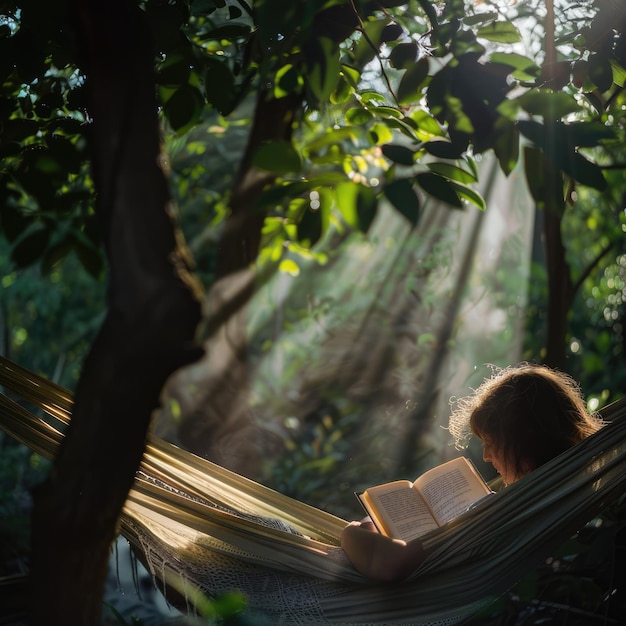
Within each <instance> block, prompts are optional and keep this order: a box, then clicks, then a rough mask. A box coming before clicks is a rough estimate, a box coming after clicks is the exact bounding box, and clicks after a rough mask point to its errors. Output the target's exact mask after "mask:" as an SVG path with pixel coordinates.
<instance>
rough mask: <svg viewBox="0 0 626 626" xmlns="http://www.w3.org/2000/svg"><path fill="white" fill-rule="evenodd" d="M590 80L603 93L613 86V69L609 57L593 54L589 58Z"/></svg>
mask: <svg viewBox="0 0 626 626" xmlns="http://www.w3.org/2000/svg"><path fill="white" fill-rule="evenodd" d="M589 79H590V80H591V81H592V82H593V83H594V85H596V86H597V87H598V89H599V90H600V91H601V92H605V91H608V90H609V89H610V88H611V85H612V84H613V69H612V67H611V64H610V62H609V59H608V56H606V55H604V54H599V53H596V54H592V55H591V56H590V57H589Z"/></svg>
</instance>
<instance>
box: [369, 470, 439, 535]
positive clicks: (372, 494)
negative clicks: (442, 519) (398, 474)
mask: <svg viewBox="0 0 626 626" xmlns="http://www.w3.org/2000/svg"><path fill="white" fill-rule="evenodd" d="M362 499H363V501H364V504H365V505H366V508H367V509H368V511H369V512H370V515H371V517H372V519H373V521H374V523H375V524H376V526H377V527H378V528H379V530H380V531H381V532H382V533H383V534H385V535H387V536H389V537H393V538H395V539H403V540H404V541H411V539H415V537H419V536H420V535H423V534H425V533H427V532H429V531H430V530H433V529H434V528H437V522H436V521H435V520H434V519H433V516H432V515H431V513H430V510H429V508H428V505H427V504H426V503H425V502H424V499H423V498H422V496H420V494H419V492H418V491H417V490H416V489H414V488H413V486H412V485H411V483H410V482H409V481H408V480H405V481H395V482H393V483H387V484H385V485H379V486H377V487H370V488H369V489H367V490H366V491H365V492H364V493H363V494H362Z"/></svg>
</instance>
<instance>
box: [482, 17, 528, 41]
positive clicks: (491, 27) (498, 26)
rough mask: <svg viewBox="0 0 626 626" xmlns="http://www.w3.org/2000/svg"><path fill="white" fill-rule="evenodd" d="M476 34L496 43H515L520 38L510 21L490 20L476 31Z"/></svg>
mask: <svg viewBox="0 0 626 626" xmlns="http://www.w3.org/2000/svg"><path fill="white" fill-rule="evenodd" d="M476 36H477V37H479V38H481V39H487V40H488V41H495V42H497V43H517V42H519V41H521V40H522V37H521V35H520V34H519V31H518V30H517V28H515V26H513V24H511V22H492V23H491V24H487V25H486V26H482V27H481V28H479V29H478V30H477V31H476Z"/></svg>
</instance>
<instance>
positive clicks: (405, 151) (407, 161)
mask: <svg viewBox="0 0 626 626" xmlns="http://www.w3.org/2000/svg"><path fill="white" fill-rule="evenodd" d="M382 151H383V154H384V155H385V156H386V157H387V158H388V159H389V160H390V161H393V162H394V163H397V164H398V165H407V166H409V167H410V166H412V165H414V164H415V153H414V152H413V150H411V149H410V148H407V147H406V146H400V145H398V144H392V143H388V144H385V145H384V146H382Z"/></svg>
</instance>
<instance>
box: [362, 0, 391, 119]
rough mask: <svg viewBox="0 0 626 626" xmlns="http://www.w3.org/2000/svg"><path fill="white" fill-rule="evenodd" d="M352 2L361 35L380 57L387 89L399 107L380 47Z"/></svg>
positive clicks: (381, 70) (379, 60) (378, 57)
mask: <svg viewBox="0 0 626 626" xmlns="http://www.w3.org/2000/svg"><path fill="white" fill-rule="evenodd" d="M350 4H351V5H352V10H353V11H354V14H355V15H356V18H357V20H358V21H359V32H360V33H361V35H363V37H365V41H367V43H368V44H369V45H370V46H371V48H372V50H374V55H375V56H376V58H377V59H378V64H379V65H380V72H381V74H382V75H383V78H384V80H385V83H386V84H387V89H389V92H390V93H391V95H392V96H393V99H394V101H395V103H396V105H397V106H398V107H399V106H400V103H399V102H398V96H396V92H395V91H394V90H393V87H392V86H391V81H390V80H389V76H387V72H386V71H385V66H384V65H383V60H382V59H381V57H380V54H379V53H378V48H377V47H376V46H375V45H374V42H373V41H372V40H371V39H370V37H369V35H368V34H367V33H366V32H365V25H364V24H363V20H362V19H361V16H360V15H359V11H358V10H357V8H356V5H355V3H354V0H350Z"/></svg>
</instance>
